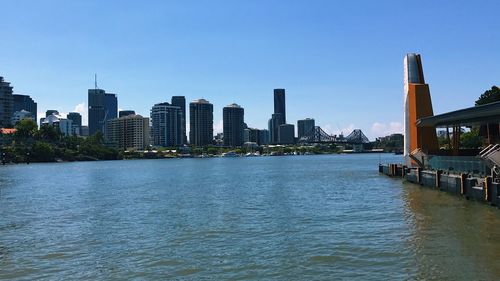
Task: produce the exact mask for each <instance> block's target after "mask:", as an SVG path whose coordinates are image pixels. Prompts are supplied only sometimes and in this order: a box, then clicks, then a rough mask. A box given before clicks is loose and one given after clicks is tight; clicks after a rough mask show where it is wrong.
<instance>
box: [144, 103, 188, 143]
mask: <svg viewBox="0 0 500 281" xmlns="http://www.w3.org/2000/svg"><path fill="white" fill-rule="evenodd" d="M181 114H182V113H181V108H180V107H178V106H173V105H171V104H169V103H168V102H163V103H158V104H155V105H154V106H153V107H152V108H151V115H150V117H151V124H152V126H151V135H152V143H153V145H156V146H163V147H169V146H180V145H182V144H183V142H182V130H181V126H182V124H181V122H182V115H181Z"/></svg>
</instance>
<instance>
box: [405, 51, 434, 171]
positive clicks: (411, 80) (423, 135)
mask: <svg viewBox="0 0 500 281" xmlns="http://www.w3.org/2000/svg"><path fill="white" fill-rule="evenodd" d="M404 95H405V96H404V103H405V110H404V121H405V124H404V136H405V137H404V159H405V164H406V165H408V166H411V164H412V160H411V158H410V154H411V152H412V151H414V150H415V149H417V148H420V149H421V150H422V151H425V152H428V151H429V150H437V149H439V146H438V141H437V136H436V130H435V128H433V127H417V125H416V124H417V120H418V119H420V118H424V117H429V116H433V115H434V113H433V110H432V101H431V94H430V91H429V85H428V84H425V80H424V71H423V68H422V60H421V58H420V55H418V54H413V53H412V54H407V55H406V56H405V58H404Z"/></svg>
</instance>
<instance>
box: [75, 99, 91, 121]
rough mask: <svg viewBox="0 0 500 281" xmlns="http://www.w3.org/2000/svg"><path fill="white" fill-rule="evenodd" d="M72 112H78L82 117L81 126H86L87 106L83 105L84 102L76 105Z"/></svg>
mask: <svg viewBox="0 0 500 281" xmlns="http://www.w3.org/2000/svg"><path fill="white" fill-rule="evenodd" d="M73 112H78V113H80V114H81V115H82V125H87V124H88V114H87V106H86V105H85V102H82V103H79V104H77V105H76V106H75V109H73Z"/></svg>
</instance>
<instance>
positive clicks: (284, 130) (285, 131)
mask: <svg viewBox="0 0 500 281" xmlns="http://www.w3.org/2000/svg"><path fill="white" fill-rule="evenodd" d="M278 131H279V132H278V133H279V139H278V143H279V144H293V143H295V126H294V125H293V124H282V125H280V126H279V130H278Z"/></svg>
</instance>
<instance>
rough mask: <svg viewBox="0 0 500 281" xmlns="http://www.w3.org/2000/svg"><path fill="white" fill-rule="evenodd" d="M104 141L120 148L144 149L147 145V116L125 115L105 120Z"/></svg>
mask: <svg viewBox="0 0 500 281" xmlns="http://www.w3.org/2000/svg"><path fill="white" fill-rule="evenodd" d="M106 141H107V143H109V144H110V145H111V146H113V147H115V148H117V149H122V150H128V149H144V148H146V147H147V146H149V118H144V117H142V116H141V115H127V116H124V117H120V118H114V119H111V120H108V121H106Z"/></svg>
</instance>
